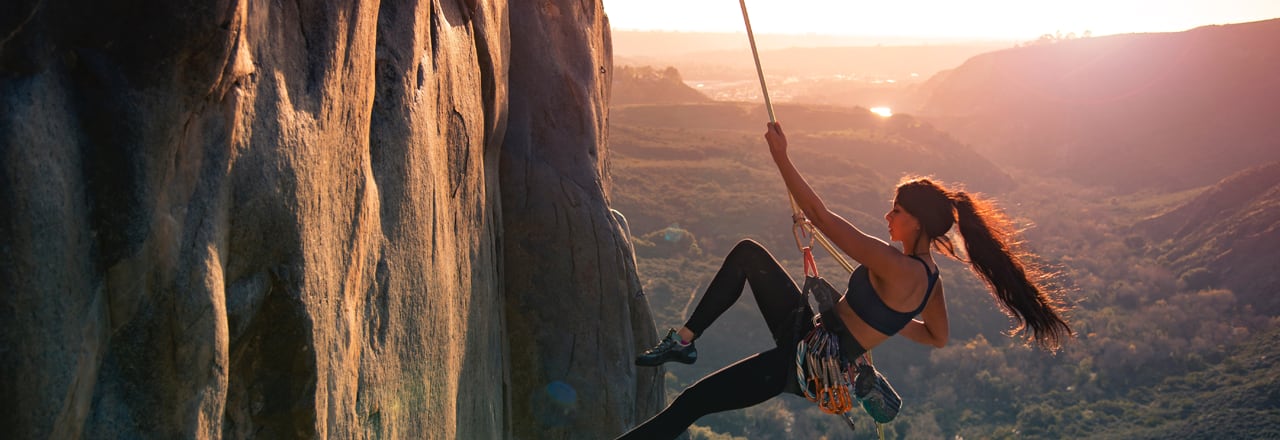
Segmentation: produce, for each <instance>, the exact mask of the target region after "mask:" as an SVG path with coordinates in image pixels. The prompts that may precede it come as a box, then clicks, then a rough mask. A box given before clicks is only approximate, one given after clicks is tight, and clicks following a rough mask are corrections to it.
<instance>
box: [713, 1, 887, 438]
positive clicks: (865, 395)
mask: <svg viewBox="0 0 1280 440" xmlns="http://www.w3.org/2000/svg"><path fill="white" fill-rule="evenodd" d="M738 4H739V5H740V6H741V7H742V21H743V24H744V25H745V26H746V29H747V40H748V41H749V42H750V44H751V57H752V58H753V59H754V60H755V63H756V76H757V77H759V79H760V91H761V93H762V94H763V95H764V105H765V109H766V110H767V111H768V113H769V122H777V118H776V117H775V116H774V113H773V103H772V102H771V101H770V100H769V88H768V86H767V85H766V84H765V81H764V69H763V68H762V67H761V64H760V52H759V51H758V50H757V49H756V38H755V34H754V33H753V32H752V30H751V18H750V17H749V16H748V14H747V2H746V0H738ZM787 198H788V199H790V201H791V213H792V214H791V219H792V221H793V224H792V228H791V229H792V230H791V232H792V236H793V237H794V238H795V240H796V247H797V248H799V249H800V253H801V255H802V257H803V260H804V275H805V284H804V289H802V292H801V294H802V295H804V299H803V301H802V302H801V305H800V306H799V308H798V309H797V315H798V316H800V315H801V314H800V313H799V312H800V311H801V310H802V309H804V308H807V307H808V306H809V301H808V298H809V296H813V297H814V299H815V301H817V302H818V305H819V308H818V310H819V312H825V313H831V314H834V313H835V308H834V307H835V304H836V302H838V301H839V299H840V295H839V293H837V292H836V290H835V288H833V287H831V284H830V283H828V282H827V281H826V280H825V279H823V278H822V277H820V276H819V275H818V265H817V263H816V262H815V261H814V259H813V243H814V242H817V243H818V244H820V245H822V247H823V248H825V249H826V250H827V252H828V253H830V254H831V256H832V257H834V258H835V259H836V261H837V262H838V263H840V266H842V267H844V269H845V270H846V271H848V272H850V273H852V272H853V270H854V267H853V265H852V264H850V263H849V261H848V260H847V259H845V258H844V255H843V254H842V253H841V252H839V251H837V250H836V249H835V247H834V246H832V245H831V242H830V241H828V240H827V238H826V237H824V236H823V235H822V233H821V232H820V231H818V230H817V227H815V226H814V225H813V223H811V222H809V220H808V219H807V218H805V215H804V212H803V211H802V210H801V209H800V205H799V204H798V203H796V199H795V196H794V195H792V194H791V193H790V191H788V193H787ZM805 238H807V239H808V243H804V239H805ZM818 316H821V315H818ZM814 321H815V322H814V325H813V329H812V330H810V331H809V333H808V334H807V335H805V336H804V337H803V338H801V339H800V341H798V342H797V343H796V381H797V383H798V384H799V386H800V389H801V392H802V393H803V394H804V396H805V398H807V399H809V400H810V401H812V402H814V403H817V404H818V407H820V408H822V410H823V411H825V412H827V413H830V414H836V415H840V416H841V417H840V418H841V419H842V420H844V421H845V423H848V424H849V427H850V428H853V427H854V424H853V419H852V417H851V411H852V410H853V404H854V401H855V400H856V401H857V402H858V403H860V404H861V406H862V407H863V409H864V410H865V411H866V412H867V413H868V414H870V415H871V417H872V419H874V420H875V421H876V430H877V432H878V434H879V436H880V440H884V423H887V422H889V421H890V420H893V418H894V417H896V416H897V415H898V410H899V409H900V408H901V406H902V399H901V398H900V397H899V396H898V393H897V392H896V391H894V390H893V387H892V386H890V385H889V381H888V380H886V379H885V378H884V376H883V375H881V374H880V373H879V372H878V371H876V369H875V367H874V365H873V364H872V361H871V350H867V351H866V352H865V353H863V354H862V356H861V357H860V359H859V360H855V359H846V358H845V356H844V354H843V353H842V352H841V350H840V339H839V337H838V336H837V334H836V333H835V332H834V331H833V330H834V329H828V328H826V327H824V326H823V324H822V322H821V319H820V318H819V317H815V319H814ZM800 325H802V323H800V322H797V327H799V326H800Z"/></svg>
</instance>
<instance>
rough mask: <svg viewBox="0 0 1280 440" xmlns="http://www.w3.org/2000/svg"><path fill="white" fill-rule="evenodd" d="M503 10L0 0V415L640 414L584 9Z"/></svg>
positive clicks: (445, 424)
mask: <svg viewBox="0 0 1280 440" xmlns="http://www.w3.org/2000/svg"><path fill="white" fill-rule="evenodd" d="M512 3H516V5H508V3H507V2H502V1H476V0H462V1H455V2H429V1H384V2H381V3H378V2H283V3H281V2H262V1H247V0H245V1H213V2H195V1H182V0H178V1H171V0H165V1H159V0H142V1H134V2H125V3H121V2H89V1H48V0H46V1H35V0H16V1H13V2H9V3H7V4H6V5H5V6H3V7H0V207H3V209H0V371H2V374H0V395H2V396H4V398H3V399H0V401H2V402H3V403H0V405H3V406H2V407H0V426H4V427H5V428H4V430H5V432H6V435H7V436H11V437H12V438H77V437H80V438H103V437H107V438H138V437H142V438H193V437H194V438H223V437H226V438H246V437H253V438H511V437H513V436H515V434H514V433H515V432H528V431H526V430H528V429H535V425H533V422H532V421H531V420H532V419H531V416H530V415H529V412H530V410H531V408H532V407H531V406H530V405H532V404H534V403H535V401H534V399H536V398H542V397H535V394H534V392H533V391H532V390H533V389H534V388H535V387H542V388H540V389H543V390H548V392H550V393H552V394H550V395H552V396H562V397H563V396H565V395H568V394H566V391H565V390H570V389H572V390H574V391H575V392H576V399H577V400H576V402H577V403H576V406H574V407H573V408H572V410H571V411H569V412H567V413H564V414H559V413H557V414H553V416H554V417H551V418H550V419H549V420H552V421H553V422H557V421H559V420H568V422H566V423H563V424H560V425H557V426H558V427H557V428H554V429H560V430H561V431H547V432H546V433H544V432H540V433H538V434H536V435H532V436H531V437H542V436H544V435H548V436H549V435H550V434H548V433H549V432H571V434H565V435H568V436H575V437H582V438H586V437H598V436H603V435H615V434H616V433H617V431H620V430H621V429H622V428H624V427H625V426H629V425H630V424H632V423H633V422H634V418H635V417H636V415H635V414H638V413H646V412H648V413H651V412H652V409H653V407H652V406H650V407H642V406H640V405H637V404H636V402H637V401H639V402H642V404H643V405H656V404H658V403H657V402H661V401H662V396H661V394H660V393H658V394H656V395H654V394H652V392H651V394H650V395H644V394H643V393H644V392H646V391H645V390H657V389H661V384H660V383H656V384H655V383H653V382H652V379H654V378H655V377H656V376H655V375H656V374H658V373H656V372H649V373H650V374H649V375H647V376H644V375H639V373H637V372H636V371H635V370H634V369H633V368H632V367H630V360H629V356H630V355H631V352H633V351H634V347H638V346H642V345H644V343H646V342H651V339H652V338H653V333H654V332H653V331H652V321H651V320H649V319H648V316H647V307H645V306H644V304H643V299H636V297H635V293H637V292H638V289H639V287H638V286H639V283H638V282H637V279H636V275H635V269H634V262H633V260H632V259H631V258H632V257H631V253H630V246H629V245H628V244H627V239H626V236H625V234H624V233H623V228H622V227H620V224H621V223H620V222H619V221H616V220H614V218H615V217H614V216H613V215H612V214H611V213H610V211H609V209H608V205H607V202H606V200H605V199H604V180H603V179H602V177H601V176H602V175H603V170H602V165H603V164H604V162H603V159H601V157H603V149H604V142H605V136H604V132H603V129H602V127H604V121H605V115H606V114H607V109H606V107H607V105H606V103H607V81H606V80H607V78H608V76H607V72H608V68H609V65H608V62H609V57H608V54H609V48H608V40H607V38H608V37H607V32H606V31H605V29H607V26H606V25H604V24H603V23H604V22H603V20H604V18H603V16H602V15H601V13H600V5H599V4H594V5H592V4H591V3H593V2H587V4H586V5H585V6H584V5H578V4H572V5H571V4H570V2H567V1H558V2H537V3H539V5H538V6H537V7H536V8H535V5H534V2H512ZM557 4H558V5H559V6H554V5H557ZM548 5H551V6H548ZM511 8H520V11H519V12H520V14H529V15H514V14H515V13H516V11H514V10H509V9H511ZM512 18H514V20H512ZM509 20H511V21H509ZM511 23H515V24H514V25H513V24H511ZM540 26H545V28H542V29H541V30H539V31H538V32H540V33H539V35H544V36H547V38H548V40H546V41H550V42H553V43H554V44H556V45H557V46H552V47H548V46H538V45H533V43H534V42H532V41H526V42H521V41H520V39H519V38H514V35H513V31H514V30H519V31H520V32H533V31H534V30H535V29H538V28H539V27H540ZM568 30H573V32H577V33H576V34H573V35H561V33H564V32H567V31H568ZM540 44H545V41H544V42H540ZM518 51H532V52H530V53H520V52H518ZM539 57H550V59H538V60H537V63H539V64H536V65H530V63H529V59H530V58H539ZM516 61H519V62H521V63H524V64H522V65H523V66H524V67H523V69H524V70H518V71H517V70H515V69H514V67H515V62H516ZM582 69H590V71H591V72H592V74H591V75H583V74H581V73H580V72H579V70H582ZM509 72H510V73H509ZM597 72H600V73H597ZM509 75H511V76H509ZM550 79H554V81H551V82H541V81H544V80H550ZM514 88H537V89H538V90H519V93H513V91H515V89H514ZM508 96H515V97H518V99H519V100H520V101H512V102H510V103H513V104H515V103H518V105H514V106H510V107H511V110H510V112H509V110H508V109H509V98H508ZM551 96H557V98H556V99H554V100H550V98H549V97H551ZM577 105H583V106H590V107H582V108H577V107H574V108H562V107H561V106H577ZM509 118H510V119H511V120H513V121H518V123H519V124H523V125H517V126H513V127H512V128H511V129H510V130H509V129H508V122H507V121H508V119H509ZM509 131H510V133H512V134H514V137H515V140H514V141H508V142H506V144H505V145H506V146H505V147H504V136H509V135H507V133H508V132H509ZM504 151H505V152H504ZM517 153H518V155H519V157H518V158H516V159H510V160H502V161H501V163H503V164H507V165H508V166H504V168H510V166H509V165H510V164H517V166H519V167H523V168H522V169H520V170H514V171H513V170H509V172H512V173H514V176H512V177H499V164H500V156H502V155H504V154H507V155H510V154H517ZM521 163H523V164H524V165H518V164H521ZM557 176H559V177H557ZM512 179H516V180H512ZM500 181H505V182H504V183H503V184H502V185H503V187H502V188H500V184H499V182H500ZM538 185H546V186H538ZM500 189H501V190H502V191H508V192H510V191H527V192H525V193H523V194H512V195H509V196H501V195H500V194H499V192H500ZM530 195H533V196H536V199H534V200H529V199H526V197H528V196H530ZM504 203H512V204H514V208H513V209H512V210H511V212H504V210H505V209H504V206H503V204H504ZM547 206H550V207H553V208H547ZM547 213H552V214H554V215H557V216H559V217H553V218H550V219H549V218H547V217H545V215H546V214H547ZM556 218H558V219H559V220H555V219H556ZM526 220H527V221H528V223H524V221H526ZM548 220H550V221H548ZM515 225H522V226H520V227H516V226H515ZM504 227H506V228H512V230H511V231H505V232H504ZM543 237H551V238H557V239H556V240H555V242H556V243H557V244H558V246H556V247H555V248H547V249H546V251H552V250H558V251H560V253H558V254H553V255H555V257H544V256H543V255H542V254H541V253H532V252H531V253H520V252H517V251H518V250H519V249H526V248H528V246H530V245H537V244H539V243H541V242H540V241H539V240H542V239H543ZM558 238H565V239H566V240H559V239H558ZM569 238H572V239H569ZM503 240H509V242H508V243H506V244H504V242H503ZM504 252H508V253H512V254H511V255H505V254H504ZM504 270H506V271H507V273H506V274H504ZM531 271H536V272H531ZM553 271H555V272H558V271H564V272H563V273H553ZM505 285H509V286H505ZM537 289H544V290H537ZM540 298H552V299H555V301H558V302H560V303H562V304H565V305H568V304H571V303H577V306H576V307H578V311H579V312H580V313H578V314H576V315H570V314H561V315H557V316H555V318H557V319H544V318H546V317H547V316H548V315H547V314H548V313H559V311H558V310H556V309H544V308H539V307H534V306H527V305H526V304H527V303H528V302H529V301H535V300H539V299H540ZM588 299H590V300H588ZM544 306H545V305H544ZM589 308H590V310H588V309H589ZM508 312H510V313H512V314H513V315H514V316H507V313H508ZM588 312H591V313H588ZM589 316H590V317H592V318H588V317H589ZM637 318H639V319H638V320H637ZM589 319H596V321H590V320H589ZM508 322H511V323H513V324H511V325H508ZM633 323H634V324H633ZM587 329H590V331H588V330H587ZM636 333H643V334H639V335H637V334H636ZM551 334H555V335H561V336H563V337H564V339H558V340H551V339H550V338H547V337H546V335H551ZM575 339H577V340H578V342H577V345H576V347H578V348H576V349H572V350H570V351H567V352H566V351H563V350H564V349H565V347H575V346H574V345H572V344H573V341H574V340H575ZM564 341H569V342H567V343H562V342H564ZM587 347H589V348H587ZM513 352H514V353H513ZM560 353H568V354H577V356H576V357H573V356H572V355H571V357H564V356H560V355H559V354H560ZM598 353H603V354H605V355H601V356H596V358H595V359H589V357H590V356H594V355H595V354H598ZM548 379H555V380H559V381H560V382H561V383H563V384H565V385H566V386H567V387H571V388H565V387H561V386H560V385H555V384H553V383H551V382H548ZM637 384H640V385H639V388H638V387H637ZM645 399H650V400H645ZM557 417H559V418H557ZM536 429H542V428H536ZM574 429H585V431H577V432H573V431H572V430H574ZM597 434H598V435H597ZM519 437H520V438H529V437H530V436H523V435H521V436H519Z"/></svg>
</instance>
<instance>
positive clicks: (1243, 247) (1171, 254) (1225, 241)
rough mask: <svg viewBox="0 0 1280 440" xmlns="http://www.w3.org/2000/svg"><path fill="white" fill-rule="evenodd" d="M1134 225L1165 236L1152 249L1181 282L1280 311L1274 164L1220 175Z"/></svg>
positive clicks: (1279, 214)
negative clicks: (1233, 294) (1219, 178)
mask: <svg viewBox="0 0 1280 440" xmlns="http://www.w3.org/2000/svg"><path fill="white" fill-rule="evenodd" d="M1134 229H1135V231H1136V232H1140V233H1145V234H1147V235H1148V236H1150V237H1153V238H1155V239H1157V240H1160V241H1166V240H1167V243H1165V244H1164V245H1162V246H1160V247H1158V248H1157V249H1158V250H1159V252H1161V254H1162V257H1161V258H1162V259H1164V260H1166V261H1167V262H1168V264H1169V265H1170V267H1171V268H1172V269H1173V270H1175V271H1176V272H1177V273H1180V274H1183V275H1184V276H1185V277H1187V278H1186V279H1184V280H1183V281H1184V282H1189V283H1193V284H1201V285H1202V287H1226V288H1229V289H1231V290H1233V291H1235V292H1236V293H1237V294H1238V295H1239V296H1240V298H1241V299H1242V300H1244V301H1248V302H1249V303H1251V304H1253V305H1254V307H1255V308H1257V309H1258V311H1259V312H1262V313H1271V314H1280V297H1277V296H1276V292H1280V258H1276V246H1277V245H1280V162H1272V163H1270V164H1268V165H1262V166H1258V167H1254V168H1250V169H1248V170H1245V171H1242V172H1240V173H1237V174H1235V175H1232V176H1231V177H1228V178H1226V179H1223V180H1222V181H1221V182H1219V183H1218V184H1216V185H1213V186H1212V187H1210V188H1208V189H1207V190H1205V191H1204V192H1203V193H1201V194H1200V195H1199V196H1197V197H1195V198H1193V199H1191V200H1190V201H1188V202H1186V203H1185V204H1182V205H1180V206H1178V207H1176V208H1174V209H1172V210H1169V211H1168V212H1165V213H1163V214H1161V215H1158V216H1156V217H1152V218H1150V219H1146V220H1144V221H1142V222H1140V223H1138V224H1137V225H1136V226H1135V227H1134ZM1197 269H1200V270H1199V271H1197ZM1197 272H1198V274H1197Z"/></svg>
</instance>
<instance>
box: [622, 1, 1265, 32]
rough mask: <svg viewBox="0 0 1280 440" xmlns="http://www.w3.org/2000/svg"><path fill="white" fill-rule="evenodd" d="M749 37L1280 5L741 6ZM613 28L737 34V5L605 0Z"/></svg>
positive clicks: (1175, 15)
mask: <svg viewBox="0 0 1280 440" xmlns="http://www.w3.org/2000/svg"><path fill="white" fill-rule="evenodd" d="M747 7H748V10H749V12H750V15H751V25H752V27H753V28H754V31H755V33H757V34H760V33H788V34H805V33H814V34H838V35H860V36H889V37H919V38H938V39H1014V40H1031V39H1035V38H1037V37H1039V36H1040V35H1043V34H1052V33H1054V32H1059V31H1060V32H1061V33H1063V34H1066V33H1068V32H1075V33H1077V34H1080V33H1083V32H1084V31H1086V30H1087V31H1091V32H1092V33H1093V35H1095V36H1100V35H1110V34H1119V33H1131V32H1177V31H1184V30H1187V29H1191V28H1194V27H1198V26H1204V25H1210V24H1227V23H1242V22H1249V21H1258V20H1266V19H1271V18H1280V0H1160V1H1157V0H1071V1H1066V0H1052V1H1048V0H881V1H857V0H747ZM604 8H605V13H606V14H608V15H609V20H610V23H611V24H612V26H613V28H614V29H615V30H665V31H694V32H742V29H743V25H742V12H741V9H739V4H738V1H737V0H604Z"/></svg>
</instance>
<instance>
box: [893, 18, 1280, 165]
mask: <svg viewBox="0 0 1280 440" xmlns="http://www.w3.org/2000/svg"><path fill="white" fill-rule="evenodd" d="M1277 72H1280V19H1276V20H1268V21H1261V22H1254V23H1245V24H1234V25H1224V26H1208V27H1202V28H1197V29H1193V30H1190V31H1186V32H1179V33H1163V34H1130V35H1117V36H1108V37H1097V38H1083V39H1071V40H1059V41H1053V42H1045V43H1043V44H1033V45H1028V46H1025V47H1019V48H1013V49H1007V50H1001V51H998V52H992V53H987V54H983V55H979V56H976V57H973V58H972V59H970V60H968V61H966V62H965V63H964V64H963V65H961V66H960V67H958V68H956V69H954V70H951V71H947V72H943V73H940V74H938V75H937V76H936V77H934V78H932V79H931V80H930V82H929V83H928V84H926V86H925V87H922V88H921V93H922V94H923V97H922V98H921V100H922V101H923V102H924V103H925V104H924V105H923V106H922V108H920V109H919V111H918V113H916V114H918V115H919V116H921V117H922V118H925V119H927V120H930V121H933V122H934V123H936V124H937V125H938V126H939V128H941V129H943V130H946V131H948V132H951V133H953V134H954V135H956V136H957V137H958V138H960V139H962V140H964V141H965V142H968V143H971V144H973V145H975V147H976V148H979V149H980V150H981V151H983V152H985V153H988V154H989V155H990V157H992V158H993V160H996V161H997V162H1000V163H1002V164H1011V165H1016V166H1020V167H1026V168H1029V169H1033V170H1038V171H1042V172H1046V173H1050V174H1054V175H1060V176H1066V177H1070V178H1073V179H1076V180H1078V181H1081V182H1091V183H1098V184H1104V185H1113V186H1117V187H1121V188H1133V189H1137V188H1158V189H1165V190H1177V189H1187V188H1193V187H1196V186H1202V185H1207V184H1211V183H1213V182H1215V181H1217V180H1219V179H1221V178H1222V177H1224V176H1227V175H1230V174H1232V173H1234V172H1236V171H1239V170H1241V169H1243V168H1246V167H1248V166H1250V165H1254V164H1258V163H1265V162H1269V161H1273V160H1278V159H1280V123H1277V118H1278V117H1280V74H1278V73H1277Z"/></svg>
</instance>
